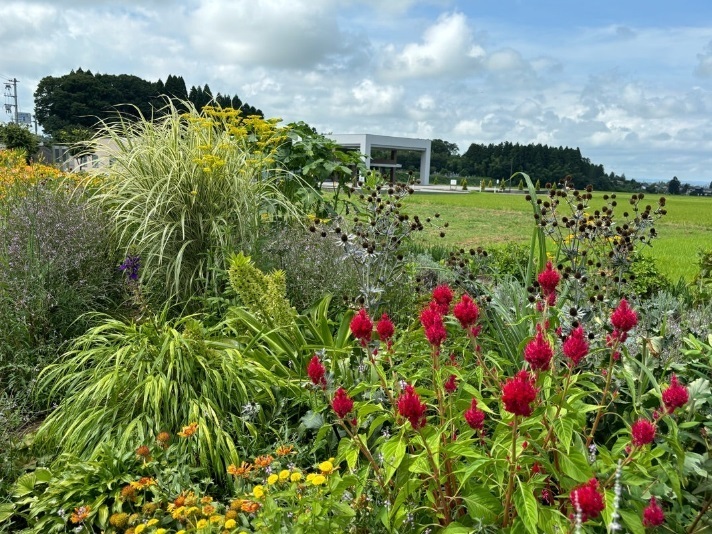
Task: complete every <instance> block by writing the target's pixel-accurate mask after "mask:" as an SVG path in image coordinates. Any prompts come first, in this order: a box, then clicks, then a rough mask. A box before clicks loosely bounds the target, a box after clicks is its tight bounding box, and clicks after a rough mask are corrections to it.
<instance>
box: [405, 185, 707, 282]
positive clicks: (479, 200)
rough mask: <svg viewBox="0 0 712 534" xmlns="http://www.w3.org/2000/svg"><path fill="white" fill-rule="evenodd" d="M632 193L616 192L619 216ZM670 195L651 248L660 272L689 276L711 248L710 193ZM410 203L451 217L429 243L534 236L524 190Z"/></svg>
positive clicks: (652, 200) (422, 196)
mask: <svg viewBox="0 0 712 534" xmlns="http://www.w3.org/2000/svg"><path fill="white" fill-rule="evenodd" d="M604 194H606V193H603V192H595V193H594V198H593V200H592V202H591V206H592V208H594V209H595V208H596V207H600V206H601V205H602V204H603V195H604ZM609 194H610V193H609ZM630 197H631V194H630V193H617V194H616V200H617V202H618V207H617V208H616V214H617V216H618V217H621V216H622V214H623V212H624V211H626V209H627V207H629V204H628V200H629V199H630ZM658 198H659V195H656V196H653V195H646V197H645V199H644V204H652V205H653V206H655V205H656V204H657V200H658ZM666 198H667V205H666V209H667V212H668V213H667V215H666V216H665V217H663V218H662V219H661V220H660V221H658V222H657V223H656V229H657V231H658V235H659V239H657V240H655V241H653V246H652V248H649V249H647V250H649V253H650V254H651V255H652V256H653V257H654V258H655V260H656V262H657V265H658V268H659V269H660V270H661V272H663V273H664V274H665V275H666V276H668V277H669V278H670V279H671V280H672V281H677V280H678V279H679V278H680V277H681V276H682V277H684V278H685V279H686V280H688V281H690V280H692V278H693V277H694V275H695V273H696V272H697V259H698V257H697V251H698V250H700V249H703V248H704V249H709V248H712V198H703V197H687V196H668V197H666ZM407 205H408V206H413V211H414V212H416V211H417V213H418V214H419V215H420V216H421V217H425V216H429V215H432V214H433V213H435V212H439V213H440V214H441V220H442V221H443V222H445V221H447V222H449V227H448V228H447V230H446V232H447V233H446V236H445V238H444V239H441V238H439V237H438V236H437V232H436V231H435V230H428V231H427V232H426V239H427V241H428V242H430V243H434V242H439V243H442V244H446V245H453V246H463V247H466V248H469V247H473V246H482V247H488V246H489V247H491V246H493V245H496V244H499V243H507V242H521V243H529V240H530V239H531V235H532V228H533V218H532V208H531V205H530V204H529V203H528V202H527V201H526V200H525V198H524V195H521V194H494V193H481V192H479V191H473V192H470V193H469V194H448V193H416V194H414V195H413V196H411V197H410V198H409V199H408V201H407ZM416 206H417V208H415V207H416Z"/></svg>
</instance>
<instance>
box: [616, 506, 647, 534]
mask: <svg viewBox="0 0 712 534" xmlns="http://www.w3.org/2000/svg"><path fill="white" fill-rule="evenodd" d="M618 513H619V514H620V515H621V517H622V518H623V522H624V523H625V526H626V527H628V528H627V529H626V530H627V531H628V532H632V534H645V527H644V526H643V521H642V520H641V518H640V515H639V514H638V513H637V512H633V511H632V510H625V509H622V508H621V509H619V510H618Z"/></svg>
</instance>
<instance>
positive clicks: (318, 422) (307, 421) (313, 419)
mask: <svg viewBox="0 0 712 534" xmlns="http://www.w3.org/2000/svg"><path fill="white" fill-rule="evenodd" d="M301 421H302V424H303V425H304V426H305V427H306V428H307V429H309V430H317V429H319V428H321V427H322V426H323V425H324V418H323V417H322V416H321V414H318V413H315V412H312V411H311V410H309V411H308V412H307V413H306V415H304V416H303V417H302V419H301Z"/></svg>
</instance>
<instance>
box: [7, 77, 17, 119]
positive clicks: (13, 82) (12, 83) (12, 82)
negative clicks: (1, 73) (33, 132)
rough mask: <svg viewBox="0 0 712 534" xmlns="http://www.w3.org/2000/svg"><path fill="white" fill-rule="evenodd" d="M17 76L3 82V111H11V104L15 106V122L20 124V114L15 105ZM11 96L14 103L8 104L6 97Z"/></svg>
mask: <svg viewBox="0 0 712 534" xmlns="http://www.w3.org/2000/svg"><path fill="white" fill-rule="evenodd" d="M17 82H18V80H17V78H13V79H12V80H8V81H7V82H5V98H6V100H5V111H6V112H7V113H11V112H12V108H13V106H14V107H15V124H20V115H19V112H20V110H19V108H18V106H17ZM11 91H12V92H11ZM8 98H11V99H12V100H13V101H14V104H8V102H7V99H8Z"/></svg>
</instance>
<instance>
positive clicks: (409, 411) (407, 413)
mask: <svg viewBox="0 0 712 534" xmlns="http://www.w3.org/2000/svg"><path fill="white" fill-rule="evenodd" d="M397 404H398V413H399V414H400V415H402V416H403V417H405V418H406V419H408V421H410V424H411V425H412V426H413V428H414V429H416V430H417V429H419V428H421V427H423V426H425V422H426V421H425V410H426V408H427V407H426V406H425V403H423V402H421V401H420V397H419V396H418V394H417V393H416V392H415V389H414V388H413V386H411V385H410V384H408V385H407V386H406V387H405V391H404V392H403V393H402V394H401V396H400V397H398V403H397Z"/></svg>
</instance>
